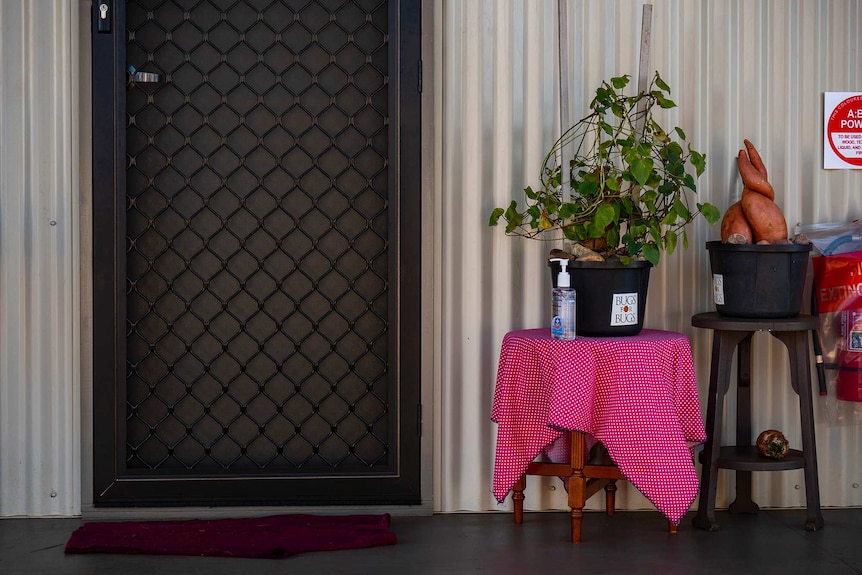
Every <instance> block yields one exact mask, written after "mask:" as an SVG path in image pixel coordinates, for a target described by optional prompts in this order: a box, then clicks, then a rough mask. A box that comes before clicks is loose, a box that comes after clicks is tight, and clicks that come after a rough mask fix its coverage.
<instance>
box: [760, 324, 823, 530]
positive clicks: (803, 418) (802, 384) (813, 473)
mask: <svg viewBox="0 0 862 575" xmlns="http://www.w3.org/2000/svg"><path fill="white" fill-rule="evenodd" d="M772 335H774V336H775V337H777V338H778V339H779V340H781V342H782V343H783V344H784V345H785V346H786V347H787V352H788V354H789V355H790V383H791V385H792V386H793V391H795V392H796V393H797V395H799V416H800V417H799V419H800V424H801V426H802V458H803V460H804V462H805V467H804V471H805V506H806V509H807V517H806V519H805V529H807V530H808V531H817V530H818V529H820V528H822V527H823V524H824V522H823V515H822V513H821V512H820V484H819V481H818V479H817V444H816V441H815V437H814V406H813V405H812V392H811V371H810V363H809V361H810V360H809V355H808V332H803V331H794V332H777V333H773V334H772Z"/></svg>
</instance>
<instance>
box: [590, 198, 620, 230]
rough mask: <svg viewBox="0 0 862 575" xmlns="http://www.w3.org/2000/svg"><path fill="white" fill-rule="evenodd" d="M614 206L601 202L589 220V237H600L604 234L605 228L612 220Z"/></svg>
mask: <svg viewBox="0 0 862 575" xmlns="http://www.w3.org/2000/svg"><path fill="white" fill-rule="evenodd" d="M614 215H615V212H614V208H613V207H612V206H609V205H608V204H602V205H600V206H599V207H598V209H597V210H596V215H595V216H593V220H592V221H591V222H590V228H589V233H590V237H591V238H600V237H602V236H603V235H605V228H606V227H608V225H610V224H611V222H613V221H614Z"/></svg>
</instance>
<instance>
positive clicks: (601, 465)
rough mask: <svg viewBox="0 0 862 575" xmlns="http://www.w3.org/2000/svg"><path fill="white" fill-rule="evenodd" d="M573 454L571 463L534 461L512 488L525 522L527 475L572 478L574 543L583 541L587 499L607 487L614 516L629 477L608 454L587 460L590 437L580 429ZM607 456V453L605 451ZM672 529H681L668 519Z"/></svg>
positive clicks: (518, 519)
mask: <svg viewBox="0 0 862 575" xmlns="http://www.w3.org/2000/svg"><path fill="white" fill-rule="evenodd" d="M569 443H570V449H569V451H570V455H569V463H548V462H538V461H534V462H532V463H530V465H529V467H527V471H526V472H525V473H524V475H522V476H521V478H520V479H519V480H518V481H517V483H515V485H514V487H512V501H513V502H514V507H515V509H514V511H515V523H517V524H518V525H520V524H522V523H523V522H524V489H526V487H527V475H547V476H551V477H555V476H556V477H560V478H563V477H565V478H568V479H567V488H568V491H569V507H570V508H571V514H570V516H571V522H572V543H580V542H581V524H582V522H583V518H584V505H586V502H587V499H589V498H590V497H592V496H593V495H595V494H596V493H598V491H599V490H600V489H602V488H604V490H605V508H606V513H607V514H608V515H609V516H613V514H614V509H615V505H616V503H615V498H616V490H617V486H616V482H617V480H620V479H625V477H623V475H622V473H620V470H619V469H618V468H617V466H616V465H614V463H613V461H610V458H609V457H607V458H606V460H603V461H601V462H598V463H589V464H588V463H587V462H586V457H585V453H584V452H585V450H586V438H585V436H584V434H583V433H582V432H580V431H569ZM605 455H607V454H605ZM668 531H669V532H671V533H676V532H677V526H676V525H674V524H673V522H671V521H668Z"/></svg>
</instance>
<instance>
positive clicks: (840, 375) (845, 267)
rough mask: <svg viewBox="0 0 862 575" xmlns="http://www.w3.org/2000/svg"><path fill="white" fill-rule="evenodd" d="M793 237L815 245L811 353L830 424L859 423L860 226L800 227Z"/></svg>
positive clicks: (857, 223) (861, 329)
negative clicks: (815, 320) (815, 321)
mask: <svg viewBox="0 0 862 575" xmlns="http://www.w3.org/2000/svg"><path fill="white" fill-rule="evenodd" d="M796 233H802V234H805V235H806V236H807V237H808V239H809V241H810V242H811V244H812V245H813V248H812V252H811V265H810V269H809V272H810V273H811V275H812V283H811V313H812V314H815V315H817V316H819V318H820V330H819V333H818V334H815V338H814V353H815V356H816V359H817V372H818V380H819V381H818V384H819V386H820V393H821V395H824V394H825V395H826V405H827V412H828V420H829V423H830V424H831V425H858V424H862V222H860V221H859V220H853V221H851V222H847V223H821V224H809V225H804V224H799V225H797V227H796Z"/></svg>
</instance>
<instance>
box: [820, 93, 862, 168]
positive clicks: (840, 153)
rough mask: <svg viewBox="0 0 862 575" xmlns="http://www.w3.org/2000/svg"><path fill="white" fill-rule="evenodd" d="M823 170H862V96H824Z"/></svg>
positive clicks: (827, 94)
mask: <svg viewBox="0 0 862 575" xmlns="http://www.w3.org/2000/svg"><path fill="white" fill-rule="evenodd" d="M823 104H824V106H823V110H824V116H825V117H824V122H823V167H824V168H825V169H827V170H830V169H832V170H834V169H842V168H843V169H848V168H849V169H862V92H826V93H825V94H824V99H823Z"/></svg>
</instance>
